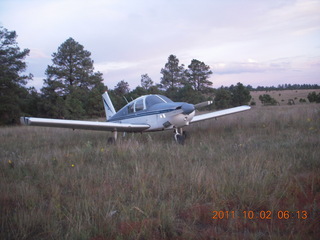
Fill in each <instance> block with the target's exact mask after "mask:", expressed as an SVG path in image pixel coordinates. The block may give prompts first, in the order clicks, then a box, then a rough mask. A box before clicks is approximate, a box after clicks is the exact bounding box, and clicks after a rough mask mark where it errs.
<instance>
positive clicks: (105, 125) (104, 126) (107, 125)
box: [20, 117, 150, 132]
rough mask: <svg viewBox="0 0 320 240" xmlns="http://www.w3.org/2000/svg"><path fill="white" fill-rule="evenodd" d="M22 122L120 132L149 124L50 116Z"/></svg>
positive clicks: (25, 119) (33, 124)
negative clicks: (52, 117)
mask: <svg viewBox="0 0 320 240" xmlns="http://www.w3.org/2000/svg"><path fill="white" fill-rule="evenodd" d="M20 122H21V123H22V124H24V125H31V126H41V127H59V128H71V129H86V130H99V131H119V132H141V131H143V130H146V129H148V128H149V127H150V126H149V125H148V124H128V123H113V122H92V121H79V120H63V119H50V118H34V117H21V118H20Z"/></svg>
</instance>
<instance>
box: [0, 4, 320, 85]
mask: <svg viewBox="0 0 320 240" xmlns="http://www.w3.org/2000/svg"><path fill="white" fill-rule="evenodd" d="M0 26H3V27H4V28H6V29H8V30H9V31H16V33H17V35H18V38H17V42H18V46H19V47H20V48H21V49H25V48H28V49H30V54H29V56H28V57H27V58H26V59H25V61H26V62H27V64H28V68H27V70H26V73H32V74H33V76H34V77H33V81H32V82H30V83H29V84H28V85H29V86H34V87H36V89H40V88H41V87H42V86H43V79H45V78H46V75H45V70H46V68H47V66H48V65H52V54H53V53H55V52H57V50H58V47H59V46H60V45H61V44H62V43H63V42H65V41H66V40H67V39H68V38H70V37H72V38H73V39H74V40H75V41H77V42H78V43H80V44H81V45H83V46H84V48H85V50H88V51H89V52H91V59H92V60H93V61H94V68H95V71H100V72H101V73H103V78H104V84H105V85H107V86H108V87H109V88H114V87H115V86H116V85H117V83H118V82H120V81H121V80H125V81H126V82H128V83H129V85H130V88H131V89H134V88H135V87H136V86H138V85H139V84H140V81H141V75H142V74H146V73H147V74H148V75H149V76H150V77H151V79H152V80H153V81H154V82H155V83H160V81H161V77H162V75H161V74H160V71H161V68H163V67H164V65H165V64H166V63H167V61H168V57H169V55H171V54H173V55H175V56H176V57H177V58H178V59H179V63H180V64H184V65H185V68H187V66H188V65H189V64H190V63H191V61H192V59H197V60H199V61H202V62H204V63H205V64H207V65H209V66H210V68H211V70H212V72H213V74H212V75H211V77H210V81H212V83H213V85H212V86H213V87H215V88H217V87H220V86H222V85H223V86H230V85H231V84H234V85H235V84H237V83H238V82H241V83H243V84H245V85H249V84H250V85H252V86H253V87H257V86H272V85H273V86H278V85H279V84H285V83H291V84H320V0H223V1H220V0H197V1H195V0H90V1H87V0H0Z"/></svg>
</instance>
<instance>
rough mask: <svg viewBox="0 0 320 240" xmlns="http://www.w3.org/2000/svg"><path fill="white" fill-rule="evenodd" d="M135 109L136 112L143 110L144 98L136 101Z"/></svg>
mask: <svg viewBox="0 0 320 240" xmlns="http://www.w3.org/2000/svg"><path fill="white" fill-rule="evenodd" d="M135 110H136V112H138V111H141V110H143V99H142V98H141V99H139V100H137V101H136V105H135Z"/></svg>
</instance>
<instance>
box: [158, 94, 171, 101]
mask: <svg viewBox="0 0 320 240" xmlns="http://www.w3.org/2000/svg"><path fill="white" fill-rule="evenodd" d="M158 97H160V98H162V99H163V100H164V101H166V102H167V103H170V102H173V101H172V100H171V99H169V98H167V97H166V96H163V95H158Z"/></svg>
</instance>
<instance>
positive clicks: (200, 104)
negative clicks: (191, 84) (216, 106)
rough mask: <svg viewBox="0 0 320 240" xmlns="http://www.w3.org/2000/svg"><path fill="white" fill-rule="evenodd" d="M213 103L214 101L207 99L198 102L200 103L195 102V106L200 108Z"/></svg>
mask: <svg viewBox="0 0 320 240" xmlns="http://www.w3.org/2000/svg"><path fill="white" fill-rule="evenodd" d="M212 103H213V101H205V102H202V103H198V104H195V105H194V107H195V108H196V109H198V108H202V107H206V106H209V105H211V104H212Z"/></svg>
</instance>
